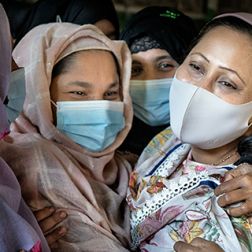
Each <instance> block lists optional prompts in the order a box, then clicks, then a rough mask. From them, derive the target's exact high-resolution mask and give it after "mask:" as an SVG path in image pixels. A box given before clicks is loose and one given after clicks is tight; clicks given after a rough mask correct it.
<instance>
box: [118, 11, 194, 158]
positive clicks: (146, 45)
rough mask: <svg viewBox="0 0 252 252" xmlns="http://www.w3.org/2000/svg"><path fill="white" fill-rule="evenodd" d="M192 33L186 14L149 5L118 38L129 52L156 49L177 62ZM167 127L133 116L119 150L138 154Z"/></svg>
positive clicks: (128, 24)
mask: <svg viewBox="0 0 252 252" xmlns="http://www.w3.org/2000/svg"><path fill="white" fill-rule="evenodd" d="M196 35H197V31H196V28H195V25H194V22H193V20H192V19H191V18H190V17H188V16H186V15H184V14H183V13H182V12H180V11H178V10H176V9H173V8H169V7H161V6H150V7H146V8H144V9H143V10H141V11H139V12H137V13H136V14H135V15H133V16H132V18H131V19H130V20H129V22H128V23H127V24H126V26H125V28H124V30H123V31H122V33H121V36H120V38H121V39H123V40H125V41H126V43H127V44H128V46H129V48H130V50H131V53H136V52H138V51H147V50H149V49H152V48H160V49H164V50H166V51H167V52H168V53H169V54H170V55H171V56H172V58H173V59H174V60H175V61H177V63H179V64H181V63H182V61H183V59H184V57H185V56H186V54H187V52H188V51H189V47H190V44H191V43H192V40H193V39H194V37H196ZM168 126H169V124H166V125H160V126H150V125H148V124H146V123H144V122H143V121H141V120H140V119H138V118H137V117H136V116H134V120H133V124H132V128H131V131H130V132H129V134H128V136H127V138H126V139H125V141H124V143H123V144H122V145H121V147H120V150H121V151H128V152H132V153H135V154H137V155H140V154H141V153H142V151H143V149H144V148H145V147H146V145H147V144H148V143H149V142H150V141H151V139H152V138H153V137H154V136H155V135H157V134H158V133H159V132H160V131H162V130H164V129H165V128H166V127H168Z"/></svg>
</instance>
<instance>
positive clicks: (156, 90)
mask: <svg viewBox="0 0 252 252" xmlns="http://www.w3.org/2000/svg"><path fill="white" fill-rule="evenodd" d="M171 82H172V78H166V79H157V80H131V81H130V95H131V98H132V101H133V108H134V115H135V116H136V117H137V118H139V119H140V120H142V121H143V122H145V123H146V124H148V125H150V126H159V125H164V124H169V122H170V108H169V93H170V87H171Z"/></svg>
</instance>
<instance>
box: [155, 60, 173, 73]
mask: <svg viewBox="0 0 252 252" xmlns="http://www.w3.org/2000/svg"><path fill="white" fill-rule="evenodd" d="M174 67H175V66H174V65H173V64H171V63H169V62H161V63H159V64H158V69H159V70H161V71H165V72H166V71H170V70H172V69H173V68H174Z"/></svg>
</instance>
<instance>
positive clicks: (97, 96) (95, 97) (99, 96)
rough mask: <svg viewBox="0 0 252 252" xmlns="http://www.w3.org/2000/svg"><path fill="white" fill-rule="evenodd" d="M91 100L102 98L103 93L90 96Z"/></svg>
mask: <svg viewBox="0 0 252 252" xmlns="http://www.w3.org/2000/svg"><path fill="white" fill-rule="evenodd" d="M92 100H104V97H103V93H102V94H101V93H97V94H94V96H93V97H92Z"/></svg>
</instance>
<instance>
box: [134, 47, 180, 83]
mask: <svg viewBox="0 0 252 252" xmlns="http://www.w3.org/2000/svg"><path fill="white" fill-rule="evenodd" d="M177 67H178V63H177V62H176V61H175V60H174V59H173V58H172V57H171V55H170V54H169V53H168V52H167V51H165V50H163V49H150V50H148V51H145V52H138V53H133V54H132V69H131V79H132V80H155V79H164V78H171V77H173V76H174V74H175V71H176V69H177Z"/></svg>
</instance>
